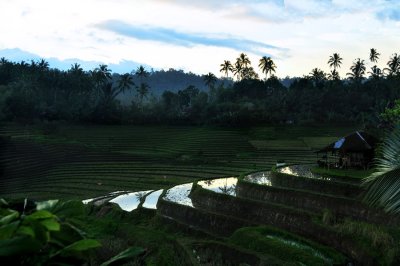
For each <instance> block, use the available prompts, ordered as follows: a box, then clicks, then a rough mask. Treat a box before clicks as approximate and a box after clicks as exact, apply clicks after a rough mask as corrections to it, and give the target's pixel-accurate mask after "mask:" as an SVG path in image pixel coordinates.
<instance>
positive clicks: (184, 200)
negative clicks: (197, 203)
mask: <svg viewBox="0 0 400 266" xmlns="http://www.w3.org/2000/svg"><path fill="white" fill-rule="evenodd" d="M192 187H193V183H188V184H183V185H178V186H175V187H173V188H171V189H168V190H167V192H166V193H165V196H164V198H163V199H164V200H167V201H172V202H175V203H178V204H181V205H186V206H189V207H193V203H192V199H191V198H189V194H190V191H191V190H192Z"/></svg>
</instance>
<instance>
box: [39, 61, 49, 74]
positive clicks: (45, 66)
mask: <svg viewBox="0 0 400 266" xmlns="http://www.w3.org/2000/svg"><path fill="white" fill-rule="evenodd" d="M37 66H38V68H39V69H40V70H41V71H45V70H48V69H49V66H50V65H49V62H47V61H46V60H44V59H43V58H42V59H40V61H39V63H38V64H37Z"/></svg>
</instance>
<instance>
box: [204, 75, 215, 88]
mask: <svg viewBox="0 0 400 266" xmlns="http://www.w3.org/2000/svg"><path fill="white" fill-rule="evenodd" d="M203 80H204V83H205V84H206V86H207V87H209V88H210V89H211V88H213V87H214V85H215V82H217V77H216V76H215V75H214V74H213V73H211V72H209V73H208V74H207V75H204V76H203Z"/></svg>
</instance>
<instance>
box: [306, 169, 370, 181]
mask: <svg viewBox="0 0 400 266" xmlns="http://www.w3.org/2000/svg"><path fill="white" fill-rule="evenodd" d="M311 172H313V173H314V174H320V175H325V176H338V177H350V178H358V179H362V178H365V177H367V176H369V175H371V174H372V173H373V172H374V169H368V170H361V169H335V168H330V169H328V168H322V167H314V168H312V169H311Z"/></svg>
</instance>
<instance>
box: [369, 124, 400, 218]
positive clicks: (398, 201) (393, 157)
mask: <svg viewBox="0 0 400 266" xmlns="http://www.w3.org/2000/svg"><path fill="white" fill-rule="evenodd" d="M399 155H400V126H399V125H398V126H397V127H396V128H395V129H394V131H393V132H392V133H390V134H389V135H388V136H387V137H386V138H385V140H384V141H383V143H382V145H381V149H380V156H379V158H377V159H376V160H375V166H376V172H375V173H373V174H372V175H370V176H369V177H367V178H366V179H364V185H365V186H366V187H367V192H366V194H365V196H364V201H365V202H367V203H369V204H370V205H372V206H379V207H383V208H384V210H385V211H386V212H390V213H400V156H399Z"/></svg>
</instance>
